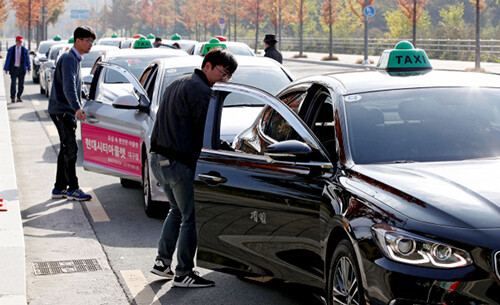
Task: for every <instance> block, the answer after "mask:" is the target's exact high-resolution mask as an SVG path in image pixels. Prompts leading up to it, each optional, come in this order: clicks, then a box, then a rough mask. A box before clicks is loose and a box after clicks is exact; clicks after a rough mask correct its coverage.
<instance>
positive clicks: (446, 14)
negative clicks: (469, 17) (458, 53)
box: [439, 3, 465, 38]
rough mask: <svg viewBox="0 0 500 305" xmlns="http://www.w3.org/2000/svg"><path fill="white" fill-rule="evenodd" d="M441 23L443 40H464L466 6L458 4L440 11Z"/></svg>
mask: <svg viewBox="0 0 500 305" xmlns="http://www.w3.org/2000/svg"><path fill="white" fill-rule="evenodd" d="M439 15H440V16H441V21H440V22H439V26H440V28H441V32H442V33H441V36H442V37H443V38H450V37H453V38H462V37H463V33H464V32H465V21H464V19H463V15H464V4H463V3H458V4H455V5H449V6H448V7H447V8H442V9H441V10H440V11H439Z"/></svg>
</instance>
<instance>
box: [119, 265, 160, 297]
mask: <svg viewBox="0 0 500 305" xmlns="http://www.w3.org/2000/svg"><path fill="white" fill-rule="evenodd" d="M120 273H121V274H122V276H123V279H124V280H125V284H126V285H127V287H128V290H129V291H130V294H131V295H132V298H133V300H134V301H135V303H136V304H137V305H161V303H160V301H159V300H158V297H157V296H156V294H155V292H154V291H153V289H152V288H151V287H150V286H149V283H148V281H147V280H146V277H145V276H144V274H142V271H141V270H121V271H120Z"/></svg>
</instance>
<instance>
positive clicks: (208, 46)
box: [201, 38, 227, 56]
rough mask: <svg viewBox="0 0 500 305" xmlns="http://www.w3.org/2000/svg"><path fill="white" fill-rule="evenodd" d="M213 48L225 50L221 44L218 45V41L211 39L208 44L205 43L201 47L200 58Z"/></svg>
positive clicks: (225, 47)
mask: <svg viewBox="0 0 500 305" xmlns="http://www.w3.org/2000/svg"><path fill="white" fill-rule="evenodd" d="M213 48H221V49H227V46H226V45H225V44H223V43H220V40H219V39H217V38H212V39H210V41H209V42H207V43H205V44H204V45H203V48H202V51H201V56H204V55H206V54H207V53H208V51H210V50H212V49H213Z"/></svg>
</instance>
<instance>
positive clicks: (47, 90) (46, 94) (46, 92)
mask: <svg viewBox="0 0 500 305" xmlns="http://www.w3.org/2000/svg"><path fill="white" fill-rule="evenodd" d="M45 87H47V89H45V97H47V98H49V86H48V84H46V85H45Z"/></svg>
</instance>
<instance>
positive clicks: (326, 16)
mask: <svg viewBox="0 0 500 305" xmlns="http://www.w3.org/2000/svg"><path fill="white" fill-rule="evenodd" d="M338 13H339V3H338V1H337V0H325V2H323V5H322V11H321V17H322V18H321V19H322V22H323V24H324V25H326V26H327V27H328V29H329V34H330V36H329V38H330V45H329V46H328V50H329V54H330V55H329V58H332V55H333V50H332V49H333V24H334V23H335V21H337V20H338V18H339V17H338Z"/></svg>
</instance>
